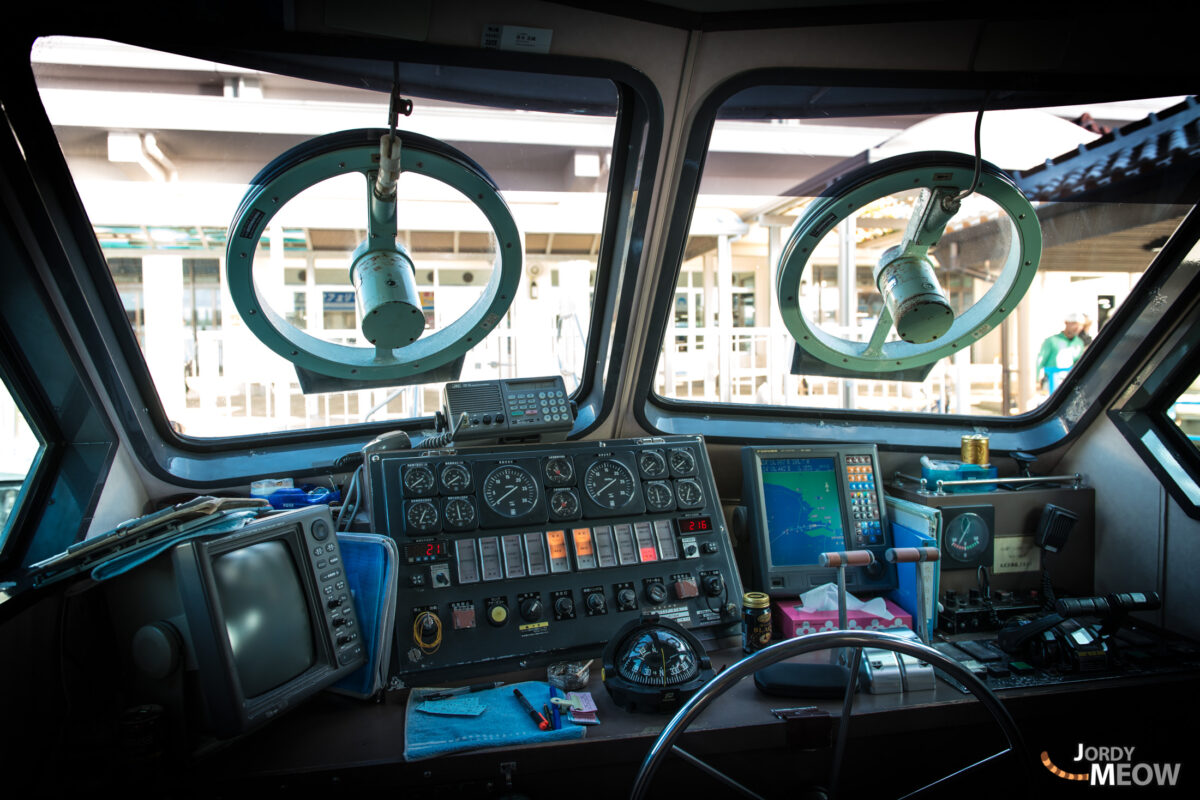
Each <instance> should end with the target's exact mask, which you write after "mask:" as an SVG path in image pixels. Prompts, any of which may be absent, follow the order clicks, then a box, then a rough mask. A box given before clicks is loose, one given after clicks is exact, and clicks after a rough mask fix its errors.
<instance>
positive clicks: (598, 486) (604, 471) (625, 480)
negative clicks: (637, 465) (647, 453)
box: [583, 459, 637, 508]
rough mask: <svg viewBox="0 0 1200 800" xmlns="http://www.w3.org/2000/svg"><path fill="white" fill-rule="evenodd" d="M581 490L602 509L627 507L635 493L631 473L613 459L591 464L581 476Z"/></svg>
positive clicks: (627, 468)
mask: <svg viewBox="0 0 1200 800" xmlns="http://www.w3.org/2000/svg"><path fill="white" fill-rule="evenodd" d="M583 488H584V489H585V490H587V493H588V497H590V498H591V499H592V502H593V503H595V504H596V505H598V506H601V507H602V508H621V507H623V506H626V505H629V503H630V501H632V500H633V498H634V494H635V492H636V491H637V489H636V485H635V482H634V479H633V472H631V471H630V469H629V467H627V466H625V465H624V464H622V463H621V462H620V461H615V460H613V459H607V460H604V461H596V462H594V463H593V464H591V465H590V466H589V467H588V468H587V471H586V472H585V473H584V475H583Z"/></svg>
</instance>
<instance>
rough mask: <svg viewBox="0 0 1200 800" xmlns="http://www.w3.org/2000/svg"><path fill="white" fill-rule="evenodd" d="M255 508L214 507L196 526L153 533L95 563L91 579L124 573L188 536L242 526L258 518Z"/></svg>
mask: <svg viewBox="0 0 1200 800" xmlns="http://www.w3.org/2000/svg"><path fill="white" fill-rule="evenodd" d="M259 511H260V509H256V508H252V509H245V510H232V511H218V512H217V513H215V514H213V515H211V516H210V517H208V518H205V520H204V521H203V523H202V524H201V525H200V527H198V528H192V527H191V526H190V525H189V526H188V530H186V531H182V532H181V531H176V532H175V533H173V534H171V535H169V536H165V537H163V536H162V535H161V534H155V535H154V536H152V537H150V539H149V540H148V541H147V542H146V543H145V544H141V545H138V546H137V547H136V548H134V549H133V550H126V551H124V552H122V553H118V554H117V555H115V556H113V557H112V558H109V559H108V560H107V561H103V562H101V563H99V564H97V565H96V566H95V567H94V568H93V569H92V580H94V581H106V580H108V579H109V578H115V577H117V576H118V575H124V574H125V573H126V572H128V571H129V570H131V569H133V568H134V567H139V566H141V565H142V564H145V563H146V562H147V561H150V560H151V559H153V558H154V557H155V556H157V555H159V554H160V553H163V552H166V551H167V550H170V549H171V548H172V547H174V546H175V545H177V544H179V543H180V542H186V541H188V540H189V539H203V538H206V537H209V536H217V535H218V534H223V533H230V532H231V531H236V530H237V529H238V528H242V527H245V526H246V525H249V524H250V523H251V522H254V520H256V519H258V517H259V516H260V515H259ZM164 533H165V531H164Z"/></svg>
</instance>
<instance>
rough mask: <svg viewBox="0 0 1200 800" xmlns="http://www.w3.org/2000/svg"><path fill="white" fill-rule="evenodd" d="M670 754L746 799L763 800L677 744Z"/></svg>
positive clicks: (672, 746)
mask: <svg viewBox="0 0 1200 800" xmlns="http://www.w3.org/2000/svg"><path fill="white" fill-rule="evenodd" d="M671 752H672V753H674V754H675V755H677V756H679V757H680V758H682V759H683V760H684V761H686V762H688V763H689V764H691V765H692V766H693V767H696V768H697V769H699V770H702V771H703V772H706V773H708V774H709V775H711V776H712V777H714V778H716V779H717V780H719V781H721V782H722V783H724V784H725V785H726V786H731V787H733V788H734V789H737V790H738V791H739V792H741V793H742V794H744V795H746V796H747V797H753V798H754V800H764V798H763V796H762V795H761V794H759V793H758V792H755V791H753V790H752V789H748V788H746V787H745V786H743V785H742V784H740V783H738V782H737V781H735V780H734V779H733V778H731V777H729V776H728V775H726V774H725V773H724V772H721V770H719V769H717V768H716V767H714V766H712V765H711V764H708V763H706V762H704V761H701V760H700V759H698V758H696V757H695V756H694V755H692V754H691V753H689V752H688V751H686V750H684V749H683V748H682V747H680V746H679V745H677V744H676V745H671Z"/></svg>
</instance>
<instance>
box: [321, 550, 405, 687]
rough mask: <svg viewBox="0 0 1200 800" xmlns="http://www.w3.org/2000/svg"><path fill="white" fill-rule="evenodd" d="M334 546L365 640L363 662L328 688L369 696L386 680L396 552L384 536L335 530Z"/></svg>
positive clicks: (393, 611) (390, 639) (392, 628)
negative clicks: (338, 550)
mask: <svg viewBox="0 0 1200 800" xmlns="http://www.w3.org/2000/svg"><path fill="white" fill-rule="evenodd" d="M337 537H338V549H340V550H341V551H342V564H343V566H344V567H345V570H346V583H347V585H348V586H349V587H350V595H351V597H352V598H353V599H354V610H355V611H356V612H358V624H359V625H360V626H361V630H360V635H361V636H362V637H363V638H364V639H365V640H366V645H367V663H366V664H363V665H362V666H361V667H359V668H358V669H356V670H355V671H354V672H352V673H350V674H349V675H347V676H346V677H344V678H342V679H341V680H340V681H338V682H337V683H335V684H334V685H333V686H332V687H330V688H331V689H332V690H333V691H335V692H340V693H342V694H349V695H353V696H355V697H371V696H372V695H374V694H375V693H376V692H378V691H379V690H380V689H383V688H384V686H385V682H386V681H387V672H388V665H389V660H390V656H391V651H392V633H393V630H394V627H395V610H396V581H397V580H398V579H399V577H398V575H397V572H396V564H397V559H398V558H399V551H398V550H397V549H396V543H395V542H394V541H393V540H392V539H391V537H388V536H380V535H378V534H374V533H339V534H338V535H337Z"/></svg>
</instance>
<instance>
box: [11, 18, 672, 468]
mask: <svg viewBox="0 0 1200 800" xmlns="http://www.w3.org/2000/svg"><path fill="white" fill-rule="evenodd" d="M59 33H60V32H59V31H43V32H41V33H40V34H39V35H45V36H50V35H57V34H59ZM61 33H62V35H73V34H71V32H69V31H64V32H61ZM114 33H115V32H114ZM90 35H95V36H105V34H104V33H97V32H92V33H90ZM106 38H109V39H110V40H113V41H121V42H125V43H128V44H131V45H136V46H142V47H149V48H152V49H156V50H160V51H164V50H166V51H169V52H173V53H177V54H180V55H186V56H192V57H195V58H202V59H207V60H212V61H217V62H221V63H229V64H235V65H240V66H244V67H249V68H254V69H263V70H270V71H273V72H277V73H281V74H289V75H294V76H295V77H301V78H307V79H316V80H321V79H322V77H321V76H320V75H314V74H313V72H314V70H313V69H312V68H310V67H309V66H308V65H305V64H304V59H305V58H306V57H312V58H314V60H323V61H324V62H330V61H331V60H332V62H334V63H343V62H346V63H350V62H351V61H352V60H353V59H364V58H365V59H372V60H378V61H384V62H386V61H391V60H394V59H395V57H396V53H395V50H396V45H395V43H389V42H386V41H380V40H376V39H357V38H336V39H335V38H332V37H320V38H317V39H314V38H312V37H307V36H304V37H301V36H292V35H288V34H285V33H273V34H268V35H259V36H256V37H254V38H253V39H252V40H247V41H242V42H240V43H238V42H235V44H234V45H230V46H227V47H222V46H214V45H212V43H211V42H210V41H205V40H203V39H196V40H194V41H182V40H181V41H172V42H170V46H169V47H164V45H163V43H162V42H146V41H141V40H139V39H138V38H137V37H130V36H119V35H111V36H107V37H106ZM33 40H34V39H33V38H31V39H30V42H29V44H30V46H32V43H33ZM239 45H240V47H239ZM22 56H23V57H22ZM11 60H12V61H13V62H15V64H14V67H19V69H16V68H14V69H13V71H12V72H11V74H12V76H13V79H14V80H13V84H14V85H15V86H16V88H15V89H14V90H13V98H12V100H11V101H8V102H10V108H11V109H12V112H13V113H12V115H11V116H12V118H13V123H14V124H13V127H14V130H15V131H16V133H17V135H18V137H19V139H20V140H21V146H22V147H23V149H24V151H25V153H26V155H27V156H28V162H29V164H30V166H31V168H32V169H34V170H35V171H36V173H37V176H38V183H39V185H43V186H46V187H47V191H46V193H45V194H46V198H47V199H48V200H49V202H48V211H49V214H50V216H51V218H52V219H53V220H54V221H55V222H54V227H55V228H56V230H57V232H58V233H59V236H60V238H61V239H62V240H63V241H64V243H65V244H67V245H68V247H69V250H70V257H69V259H68V261H69V264H70V266H71V269H70V272H71V275H70V277H69V279H68V280H69V282H70V283H71V284H72V286H71V288H72V292H69V294H73V295H74V296H75V297H77V298H78V299H79V300H80V302H79V304H78V307H77V311H78V312H80V313H84V315H85V316H86V317H87V318H89V319H93V320H94V322H95V326H94V331H93V332H94V333H95V334H96V335H95V336H94V337H93V336H90V335H89V336H84V337H83V339H84V342H85V343H86V347H87V348H88V349H89V351H90V352H91V354H92V356H93V361H94V363H95V365H96V368H97V370H98V371H99V373H100V377H101V381H102V384H103V386H104V391H105V392H106V394H107V396H108V397H110V398H112V401H113V403H114V405H116V406H117V411H118V416H119V417H120V419H121V421H122V427H123V428H124V430H125V433H126V434H127V435H128V438H129V444H130V447H131V450H132V452H133V453H134V455H135V456H136V458H137V460H138V461H139V462H140V463H141V465H142V466H143V467H145V468H146V470H147V471H148V472H149V473H150V474H151V475H154V476H155V477H158V478H161V479H163V480H167V481H170V482H171V483H173V484H175V485H179V486H186V487H190V488H194V489H206V488H217V487H224V486H229V485H230V484H235V483H246V482H249V481H252V480H255V479H258V478H263V477H272V476H280V475H305V474H308V475H311V474H313V473H328V472H330V471H331V470H332V465H333V464H334V462H336V461H337V459H338V458H340V457H342V456H345V455H347V454H348V453H350V452H355V451H357V450H359V449H361V447H362V446H363V444H365V443H366V442H367V441H369V440H370V439H371V438H373V437H375V436H377V435H379V434H381V433H383V432H386V431H392V430H397V429H402V430H406V431H409V432H418V431H422V430H428V429H431V428H433V425H434V418H433V417H431V416H430V417H422V418H416V419H409V420H405V421H402V422H397V421H381V422H369V423H362V424H357V425H346V426H338V427H329V428H318V429H311V430H300V431H279V432H272V433H266V434H256V435H243V436H229V437H221V438H204V439H201V438H197V437H189V436H186V435H181V434H179V433H177V432H176V431H175V430H173V429H172V428H171V426H170V423H169V421H168V420H167V418H166V414H165V412H164V410H163V407H162V404H161V402H160V400H159V397H158V393H157V390H156V389H155V387H154V384H153V381H152V379H151V377H150V373H149V370H148V368H147V366H146V362H145V359H144V358H143V356H142V353H141V350H140V348H139V347H138V345H137V341H136V337H135V335H134V332H133V330H132V328H131V327H130V326H129V325H128V324H127V322H126V320H125V316H124V310H123V307H122V304H121V301H120V297H119V295H118V292H117V289H116V287H115V285H114V284H113V281H112V279H111V277H109V275H108V274H107V268H106V266H105V260H104V255H103V252H102V250H101V248H100V245H99V243H98V242H97V240H96V237H95V235H94V233H93V232H92V229H91V223H90V221H89V220H88V217H87V215H86V213H85V212H84V210H83V207H82V203H81V202H80V199H79V197H78V194H77V192H76V190H75V186H74V182H73V180H72V178H71V175H70V171H69V170H68V168H67V166H66V162H65V159H64V157H63V155H62V153H61V151H60V150H59V148H58V141H57V137H56V136H55V135H54V132H53V129H52V127H51V126H50V124H49V121H48V119H47V118H46V115H45V111H44V110H43V108H42V106H41V102H40V99H39V97H38V94H37V87H36V82H35V80H34V77H33V69H32V64H31V62H30V58H29V50H28V49H26V50H25V51H24V52H23V53H22V54H21V56H18V57H16V58H13V59H11ZM403 60H404V62H405V63H413V64H418V65H421V64H426V65H445V66H462V67H479V68H483V69H488V70H491V71H494V72H496V73H498V74H499V73H503V72H514V71H515V72H526V73H542V74H547V75H561V76H567V77H585V78H600V79H605V80H608V81H611V83H612V84H613V89H614V93H615V99H616V126H615V131H614V141H613V151H612V153H613V155H612V162H611V166H610V172H609V185H608V193H607V199H606V205H605V210H604V215H603V228H602V231H603V232H602V236H601V242H600V247H599V251H598V254H597V264H596V276H597V277H596V288H597V289H600V288H601V287H604V289H605V291H603V292H601V291H595V292H594V301H593V304H592V317H591V320H590V322H589V328H588V331H587V349H586V353H587V356H586V358H585V361H584V364H585V371H584V374H583V375H582V376H581V380H580V386H579V388H578V390H577V391H576V392H575V393H574V395H573V397H572V399H573V400H574V401H575V403H576V405H577V407H578V411H579V414H578V417H577V420H576V424H575V429H574V430H573V431H572V434H571V436H572V438H579V437H582V436H585V435H586V434H587V433H588V432H589V431H590V430H593V429H594V428H595V427H596V426H597V425H599V424H601V422H602V421H603V420H604V419H605V417H606V416H607V415H608V414H610V413H611V411H612V409H613V407H614V406H615V402H616V389H617V382H618V381H617V377H618V374H619V366H620V364H619V361H620V360H619V358H614V357H613V354H619V353H621V352H622V351H623V350H624V348H625V347H627V346H628V344H627V341H626V339H627V336H628V331H627V330H626V328H625V327H624V326H618V325H615V324H614V323H613V320H615V319H619V318H621V316H622V310H624V312H625V313H627V312H628V309H629V308H630V307H631V304H632V301H633V290H634V288H635V284H636V281H632V280H622V278H623V275H624V273H625V272H629V273H632V271H633V270H635V269H636V268H637V265H638V257H639V255H640V252H641V242H642V241H643V240H644V238H645V234H646V228H647V224H648V219H649V212H650V205H651V201H652V192H651V191H650V190H649V189H650V186H651V184H652V182H653V180H654V175H655V174H656V172H657V163H658V159H659V157H660V154H659V150H660V146H661V141H662V131H663V116H662V103H661V99H660V98H659V95H658V93H657V90H656V89H655V87H654V86H653V84H652V83H651V82H650V81H649V80H648V79H647V78H646V77H645V76H644V75H642V74H641V73H640V72H638V71H636V70H634V69H633V68H631V67H629V66H627V65H624V64H620V63H616V62H611V61H604V60H600V59H591V58H576V57H564V56H549V55H533V56H531V55H526V54H516V53H506V52H499V51H480V50H474V49H465V48H457V47H444V46H435V45H425V44H417V43H405V48H404V58H403ZM288 67H291V69H287V68H288ZM317 71H319V69H318V70H317ZM324 80H327V81H328V80H331V78H330V77H329V76H328V75H326V76H325V77H324ZM6 100H7V98H6ZM64 293H68V292H64ZM95 309H101V310H102V313H100V314H97V313H96V312H95Z"/></svg>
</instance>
